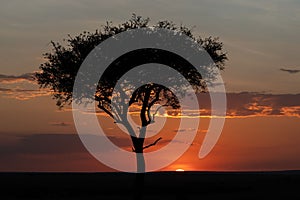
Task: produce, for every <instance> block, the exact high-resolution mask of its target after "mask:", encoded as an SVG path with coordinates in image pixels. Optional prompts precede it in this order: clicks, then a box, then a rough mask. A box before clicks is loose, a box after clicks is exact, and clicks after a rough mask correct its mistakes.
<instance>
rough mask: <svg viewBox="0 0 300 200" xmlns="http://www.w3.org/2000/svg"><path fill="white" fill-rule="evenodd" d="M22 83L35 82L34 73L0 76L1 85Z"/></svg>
mask: <svg viewBox="0 0 300 200" xmlns="http://www.w3.org/2000/svg"><path fill="white" fill-rule="evenodd" d="M20 81H29V82H33V81H35V78H34V72H31V73H25V74H21V75H18V76H17V75H4V74H0V83H17V82H20Z"/></svg>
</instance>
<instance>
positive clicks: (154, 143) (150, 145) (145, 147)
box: [143, 137, 162, 149]
mask: <svg viewBox="0 0 300 200" xmlns="http://www.w3.org/2000/svg"><path fill="white" fill-rule="evenodd" d="M161 139H162V137H160V138H158V139H157V140H155V142H153V143H151V144H149V145H147V146H144V147H143V149H147V148H149V147H152V146H154V145H156V143H157V142H158V141H159V140H161Z"/></svg>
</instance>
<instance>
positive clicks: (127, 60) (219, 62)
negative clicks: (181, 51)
mask: <svg viewBox="0 0 300 200" xmlns="http://www.w3.org/2000/svg"><path fill="white" fill-rule="evenodd" d="M146 27H150V25H149V18H142V17H140V16H136V15H133V16H132V18H131V19H130V20H128V21H126V22H124V23H121V24H119V25H113V24H112V23H111V22H107V24H106V25H105V26H103V27H102V28H101V29H100V30H96V31H95V32H93V33H90V32H83V33H81V34H79V35H77V36H75V37H72V36H70V35H68V38H67V39H65V40H64V41H65V42H66V43H67V45H66V46H63V45H62V44H60V43H58V42H53V41H51V44H52V47H53V49H52V51H51V52H49V53H45V54H44V58H45V59H46V62H45V63H43V64H41V65H40V70H41V71H40V72H38V73H36V74H35V76H36V79H37V81H38V84H39V85H40V86H41V87H43V88H50V89H51V90H52V91H53V98H54V99H55V100H56V105H57V106H59V107H60V108H61V107H63V106H65V105H68V104H70V103H71V102H72V101H80V100H81V98H83V97H85V96H84V94H82V96H78V97H75V98H76V99H74V96H73V93H72V92H73V85H74V81H75V77H76V75H77V72H78V70H79V68H80V66H81V64H82V63H83V61H84V59H85V58H86V57H87V55H88V54H89V53H90V52H91V51H92V50H93V49H94V48H95V47H96V46H97V45H98V44H100V43H101V42H103V41H104V40H106V39H108V38H110V37H111V36H114V35H116V34H118V33H121V32H124V31H127V30H131V29H139V28H146ZM154 27H157V28H165V29H168V30H173V31H178V32H181V33H183V34H185V35H186V36H188V37H190V38H191V39H193V40H194V41H196V42H197V43H198V44H200V45H201V46H202V47H203V48H204V49H205V50H206V51H207V52H208V54H209V55H210V56H211V58H212V59H213V61H214V63H215V67H217V68H219V69H220V70H223V69H224V65H225V61H226V60H227V55H226V53H225V52H224V51H223V44H222V42H220V41H219V40H218V38H214V37H207V38H201V37H195V36H194V35H193V33H192V30H191V29H190V28H188V27H186V26H183V25H176V24H174V23H173V22H170V21H159V22H158V23H156V24H155V25H154ZM144 63H161V64H165V65H168V66H172V67H173V68H175V69H176V70H177V71H179V72H180V73H181V74H182V75H183V76H184V77H185V78H186V79H187V80H188V81H189V83H190V84H191V85H192V86H193V87H194V88H195V91H198V92H205V91H206V85H205V83H204V82H203V80H202V77H201V75H200V74H199V73H198V72H197V71H196V70H195V69H194V68H193V67H192V66H191V65H190V64H189V63H187V61H185V60H184V59H181V58H179V57H176V56H175V55H170V52H166V51H163V50H158V49H146V50H145V49H139V50H136V51H135V52H129V53H127V54H126V56H121V57H120V58H118V59H116V60H115V61H114V62H113V63H112V64H111V65H110V67H109V68H108V69H107V70H106V71H105V72H104V74H103V75H102V77H101V79H100V80H99V83H98V85H97V90H96V91H95V95H94V96H93V97H90V98H92V99H93V100H94V101H96V102H97V103H98V108H99V109H101V110H102V111H104V112H105V113H106V114H107V115H108V116H110V117H111V118H113V120H114V121H115V123H120V124H122V125H124V127H125V128H126V129H127V130H128V132H129V133H130V137H131V141H132V151H133V152H135V153H136V155H142V154H143V152H144V149H146V148H149V147H151V146H153V145H155V144H156V143H157V142H158V141H159V140H160V139H161V138H158V139H157V140H155V141H154V142H153V143H151V144H149V145H144V143H145V134H146V128H147V126H148V125H149V124H151V123H154V115H155V114H156V111H155V112H152V113H151V108H152V107H153V106H154V105H155V104H160V105H161V106H166V107H171V108H179V107H180V105H179V101H178V98H177V97H176V96H175V95H174V94H173V93H172V91H170V90H169V89H168V88H166V87H164V86H162V85H159V84H156V83H147V84H145V85H143V86H141V87H139V88H138V89H136V90H135V91H133V92H132V95H131V96H130V99H129V101H127V102H122V103H119V104H118V105H115V104H113V102H112V93H113V91H114V89H115V86H116V82H117V81H118V80H119V78H120V77H121V76H122V75H123V74H124V73H126V72H128V71H129V70H130V69H132V68H134V67H135V66H139V65H141V64H144ZM145 76H146V75H145ZM139 78H140V79H142V78H143V77H139ZM128 89H130V86H127V88H126V90H128ZM118 92H119V94H118V95H119V97H120V99H121V101H122V98H121V97H122V96H124V95H125V92H124V90H123V89H120V90H118ZM133 104H139V105H140V110H139V118H140V126H141V127H140V129H139V133H136V132H135V131H134V129H133V128H132V127H131V125H130V124H129V122H128V119H127V113H128V107H130V106H131V105H133ZM137 165H138V166H137V168H138V172H144V171H145V163H144V158H143V156H142V157H141V156H137Z"/></svg>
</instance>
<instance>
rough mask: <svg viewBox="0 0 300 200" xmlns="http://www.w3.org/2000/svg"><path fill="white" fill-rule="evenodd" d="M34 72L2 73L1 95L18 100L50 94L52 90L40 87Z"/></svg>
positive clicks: (0, 82) (0, 75) (0, 77)
mask: <svg viewBox="0 0 300 200" xmlns="http://www.w3.org/2000/svg"><path fill="white" fill-rule="evenodd" d="M34 73H35V72H30V73H25V74H22V75H4V74H0V95H1V96H3V97H6V98H13V99H18V100H28V99H31V98H35V97H40V96H50V95H51V91H50V90H49V89H41V88H39V86H38V84H37V82H36V80H35V78H34Z"/></svg>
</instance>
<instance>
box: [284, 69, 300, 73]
mask: <svg viewBox="0 0 300 200" xmlns="http://www.w3.org/2000/svg"><path fill="white" fill-rule="evenodd" d="M279 70H280V71H283V72H288V73H290V74H296V73H299V72H300V70H299V69H285V68H281V69H279Z"/></svg>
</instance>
